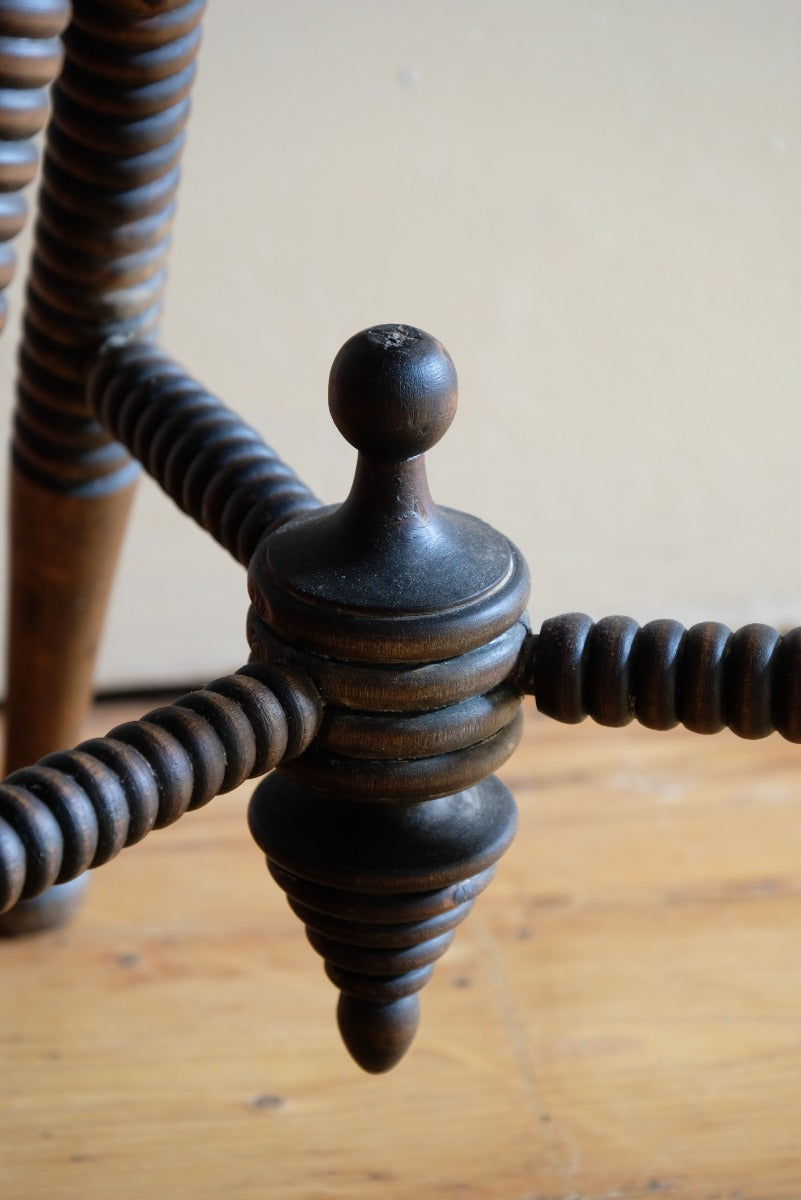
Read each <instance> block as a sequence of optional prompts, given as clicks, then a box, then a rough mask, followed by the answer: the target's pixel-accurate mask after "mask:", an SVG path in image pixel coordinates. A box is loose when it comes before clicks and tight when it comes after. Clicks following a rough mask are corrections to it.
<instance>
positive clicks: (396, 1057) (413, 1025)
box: [337, 992, 420, 1075]
mask: <svg viewBox="0 0 801 1200" xmlns="http://www.w3.org/2000/svg"><path fill="white" fill-rule="evenodd" d="M337 1023H338V1025H339V1032H340V1034H341V1035H342V1040H343V1042H344V1043H345V1045H346V1047H347V1049H348V1053H349V1054H350V1056H351V1058H353V1059H354V1060H355V1061H356V1062H357V1063H358V1064H359V1066H360V1067H361V1068H362V1070H363V1071H368V1072H369V1073H370V1074H371V1075H381V1074H383V1073H384V1072H385V1071H390V1070H391V1069H392V1068H393V1067H394V1066H395V1065H396V1064H397V1063H399V1062H400V1060H401V1059H402V1058H403V1056H404V1054H405V1053H406V1051H407V1050H408V1049H409V1047H410V1046H411V1044H412V1042H413V1041H414V1035H415V1034H416V1033H417V1027H418V1025H419V1024H420V1001H419V999H418V997H417V995H416V993H415V994H412V995H411V996H402V997H401V998H400V999H398V1000H392V1001H390V1002H389V1003H388V1004H381V1003H375V1002H374V1001H370V1000H359V999H357V998H356V997H355V996H348V995H347V994H346V993H344V992H343V993H342V994H341V995H340V997H339V1004H338V1006H337Z"/></svg>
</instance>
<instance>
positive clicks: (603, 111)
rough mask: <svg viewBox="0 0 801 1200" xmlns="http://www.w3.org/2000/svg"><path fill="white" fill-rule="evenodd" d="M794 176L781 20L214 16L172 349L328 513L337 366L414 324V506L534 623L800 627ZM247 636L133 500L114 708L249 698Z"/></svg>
mask: <svg viewBox="0 0 801 1200" xmlns="http://www.w3.org/2000/svg"><path fill="white" fill-rule="evenodd" d="M800 151H801V4H799V3H798V0H610V2H604V0H425V2H424V0H404V3H403V4H397V3H389V2H388V0H336V2H332V0H297V2H296V3H293V4H289V3H287V2H286V0H281V2H279V0H225V2H224V3H223V0H216V2H215V0H211V3H210V6H209V12H208V18H207V22H206V40H205V44H204V48H203V50H202V51H201V58H200V72H199V77H198V83H197V87H196V92H195V111H194V117H193V120H192V122H191V125H190V134H189V145H188V150H187V155H186V160H185V172H184V181H183V185H182V192H181V203H180V211H179V216H178V221H177V225H176V230H175V239H174V250H173V254H172V258H171V278H170V285H169V291H168V296H167V306H166V313H165V319H164V323H163V341H164V343H165V344H166V345H167V346H168V347H169V348H170V349H171V350H172V351H173V353H174V354H175V356H176V357H177V358H179V359H180V360H181V361H182V362H184V364H185V365H187V366H188V367H190V369H191V370H192V371H193V373H194V374H195V375H196V376H197V377H198V378H199V379H201V380H202V381H204V382H205V383H206V384H207V385H208V386H209V387H210V388H211V389H212V390H214V391H216V392H217V393H218V394H219V395H221V396H222V397H223V398H224V399H225V400H226V402H227V403H229V404H231V405H232V406H233V407H235V408H238V409H239V410H240V411H241V412H242V413H243V415H244V416H245V417H246V419H247V420H249V421H251V422H252V423H253V424H256V425H257V426H258V427H259V428H260V429H261V430H262V431H263V432H264V435H265V437H266V439H267V440H268V441H269V442H271V444H273V445H274V446H275V447H276V448H277V449H278V450H279V451H280V453H281V454H282V455H283V456H284V457H285V458H286V459H287V460H288V461H289V462H291V463H292V465H293V466H294V467H295V468H296V469H297V470H298V472H299V473H300V474H301V475H302V477H303V478H304V479H306V481H307V482H308V483H310V485H311V486H312V487H313V488H314V489H315V490H316V491H317V492H318V494H319V495H320V496H321V497H322V498H324V499H326V500H327V501H331V500H336V499H340V498H341V497H342V496H343V495H344V494H345V492H346V490H347V487H348V484H349V479H350V475H351V472H352V467H353V452H352V451H351V449H350V448H349V447H348V446H346V445H345V444H344V443H343V442H342V441H341V439H340V438H339V435H338V434H337V433H336V431H335V430H334V428H333V426H332V425H331V423H330V421H329V418H328V413H327V408H326V383H327V373H328V367H329V365H330V361H331V359H332V357H333V355H334V354H335V353H336V350H337V349H338V347H339V345H340V344H341V343H342V342H343V341H344V340H345V339H346V338H347V337H348V336H350V334H352V333H354V332H355V331H357V330H358V329H360V328H363V327H365V326H367V325H370V324H373V323H376V322H379V321H404V322H407V323H411V324H417V325H420V326H422V327H423V328H425V329H428V330H429V331H430V332H432V333H434V334H436V335H437V336H438V337H439V338H440V339H441V340H442V341H443V342H444V343H445V344H446V346H447V347H448V349H449V350H450V352H451V354H452V356H453V358H454V360H455V362H456V365H457V368H458V370H459V376H460V382H461V406H460V410H459V414H458V415H457V419H456V422H455V423H454V425H453V427H452V429H451V431H450V433H449V434H448V436H447V438H446V439H445V441H444V442H442V443H440V445H439V446H438V447H437V448H436V449H435V450H434V451H433V452H432V453H431V454H430V455H429V460H430V461H429V472H430V477H431V481H432V489H433V491H434V494H435V496H436V498H438V499H439V500H440V501H442V502H443V503H447V504H449V505H451V506H453V507H457V508H465V509H467V510H469V511H471V512H474V513H476V514H477V515H479V516H481V517H483V518H484V519H486V520H488V521H490V522H491V523H492V524H494V525H496V526H498V527H499V528H501V529H502V530H504V532H506V533H507V534H508V535H509V536H510V537H512V538H513V540H515V541H516V542H517V543H518V544H519V545H520V546H521V548H522V549H523V551H524V553H525V554H526V556H527V557H528V559H529V562H530V564H531V568H532V575H533V581H534V589H533V595H532V602H531V615H532V620H533V622H534V623H535V624H539V622H540V621H541V620H542V619H543V618H544V617H546V616H549V615H552V614H554V613H556V612H560V611H564V610H567V609H582V610H584V611H587V612H589V613H590V614H591V615H592V616H593V617H596V618H597V617H600V616H603V615H605V614H607V613H610V612H624V613H628V614H629V615H631V616H634V617H636V618H637V619H638V620H640V621H645V620H649V619H651V618H653V617H656V616H673V617H676V618H678V619H680V620H682V621H684V622H685V623H690V622H692V621H694V620H698V619H702V618H704V617H709V618H716V619H720V620H724V621H726V622H727V623H729V624H731V625H733V626H737V625H739V624H742V623H743V622H745V621H748V620H765V621H768V622H771V623H776V624H780V625H787V624H798V623H801V558H800V557H799V554H798V552H797V545H798V542H797V525H798V520H797V510H798V499H799V492H801V486H800V485H799V480H798V469H797V461H798V453H799V445H800V444H801V414H800V413H799V389H800V388H801V339H799V318H800V317H801V220H799V213H801V171H800V170H799V152H800ZM19 297H20V289H19V287H16V288H15V291H14V293H13V295H12V303H13V305H14V308H15V310H16V313H17V316H18V313H19ZM13 361H14V345H13V330H12V331H10V333H9V334H8V335H7V336H6V337H5V339H4V342H3V345H2V347H0V366H1V367H2V380H1V381H0V382H2V394H3V398H4V399H3V402H4V405H5V406H6V408H8V407H9V406H10V397H11V391H12V378H13ZM4 419H6V421H7V418H5V414H4ZM246 605H247V599H246V591H245V580H244V572H243V571H242V569H241V568H240V567H238V566H237V565H236V564H235V563H233V562H232V561H230V560H228V559H227V556H226V555H225V553H224V552H223V551H221V550H219V549H218V548H216V547H215V546H214V545H213V544H211V543H210V541H208V539H206V538H205V537H204V535H203V534H201V533H200V532H199V531H198V530H197V529H196V528H195V527H194V526H193V525H192V524H191V523H190V522H188V521H187V519H186V518H184V517H183V516H182V515H181V514H179V513H178V512H177V510H175V509H173V507H172V506H171V504H170V503H169V502H168V501H166V500H165V499H164V498H163V497H162V496H161V495H160V494H159V493H158V492H157V490H156V488H155V487H154V486H153V485H152V484H150V483H149V482H148V483H146V484H144V485H143V486H142V488H141V491H140V495H139V497H138V501H137V505H136V508H135V512H134V520H133V524H132V528H131V531H130V534H129V538H128V542H127V546H126V550H125V557H124V562H123V566H122V570H121V573H120V576H119V579H118V584H117V587H116V591H115V596H114V602H113V609H112V614H111V620H110V624H109V629H108V633H107V638H106V644H105V648H104V651H103V655H102V664H101V672H100V677H101V681H102V682H103V683H105V684H108V683H114V684H126V683H150V682H157V681H178V682H183V681H187V680H193V681H194V680H202V679H203V678H207V677H211V676H213V675H215V674H218V673H220V672H222V671H226V670H229V669H232V668H234V667H236V666H238V665H239V664H240V663H241V662H242V661H244V659H245V657H246V647H245V643H244V634H243V627H244V617H245V610H246Z"/></svg>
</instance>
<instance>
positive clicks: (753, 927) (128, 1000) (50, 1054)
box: [0, 703, 801, 1200]
mask: <svg viewBox="0 0 801 1200" xmlns="http://www.w3.org/2000/svg"><path fill="white" fill-rule="evenodd" d="M143 707H144V706H143ZM526 714H527V726H526V734H525V737H524V741H523V744H522V746H521V748H520V750H519V751H518V752H517V754H516V756H515V757H514V758H513V759H512V761H511V762H510V763H509V764H508V765H507V767H506V768H505V770H504V771H503V772H502V774H503V777H504V779H505V780H506V782H507V783H508V784H509V785H510V786H511V787H512V788H513V790H514V791H515V794H516V797H517V799H518V803H519V805H520V809H521V825H520V832H519V834H518V838H517V841H516V842H515V844H514V845H513V847H512V849H511V850H510V851H509V852H508V854H507V855H506V857H505V858H504V859H503V861H502V862H501V864H500V866H499V868H498V874H497V877H496V879H495V881H494V883H493V886H492V887H491V888H490V889H489V890H488V891H487V892H486V893H485V894H484V895H483V896H482V897H481V898H480V899H479V900H478V902H477V904H476V907H475V910H474V912H473V914H472V916H471V919H470V921H468V922H467V923H466V924H465V925H464V926H462V927H461V928H460V930H459V932H458V934H457V937H456V940H455V942H454V944H453V946H452V947H451V949H450V951H449V953H448V954H447V955H446V956H445V958H443V959H442V961H441V962H440V963H439V964H438V966H437V969H436V973H435V976H434V979H433V980H432V982H431V984H430V985H429V987H428V988H427V989H426V992H425V994H424V1001H423V1003H424V1010H425V1019H424V1021H423V1024H422V1027H421V1031H420V1034H419V1035H418V1039H417V1041H416V1043H415V1046H414V1048H413V1049H412V1051H411V1052H410V1054H409V1056H408V1058H407V1059H406V1061H405V1062H404V1063H403V1064H401V1066H399V1067H398V1068H397V1069H396V1070H395V1071H394V1072H393V1073H392V1074H390V1075H388V1076H380V1077H376V1078H373V1077H369V1076H365V1075H363V1074H362V1073H361V1072H360V1071H359V1070H358V1069H357V1068H356V1067H355V1066H354V1065H353V1064H352V1063H351V1062H350V1060H349V1059H348V1056H347V1053H346V1051H345V1050H344V1048H343V1047H342V1045H341V1043H340V1042H339V1039H338V1037H337V1035H336V1031H335V1028H334V1024H333V1020H332V1016H333V1008H334V1004H335V997H336V993H335V990H334V989H333V988H332V987H331V985H330V984H329V983H328V982H327V981H326V980H325V978H324V977H323V974H322V970H321V968H320V964H319V961H318V960H317V958H316V956H315V955H314V954H313V953H312V952H311V950H310V948H309V947H308V945H307V944H306V943H305V939H304V937H303V934H302V931H301V929H300V927H299V925H298V922H297V920H296V919H295V917H294V916H293V914H292V913H291V912H290V910H289V908H288V906H287V904H286V901H285V899H284V897H283V895H282V894H281V892H280V891H279V889H278V888H277V887H275V886H274V885H272V884H271V882H270V880H269V878H268V876H267V874H266V872H265V870H264V865H263V860H262V857H261V855H260V853H259V852H258V850H257V849H256V848H255V847H254V846H253V845H252V843H250V841H249V838H248V835H247V831H246V825H245V807H246V803H247V799H248V794H249V791H250V788H249V787H245V788H243V789H241V790H240V791H239V792H235V793H232V795H231V796H228V797H223V798H221V799H219V800H217V801H215V802H214V803H213V804H212V805H211V806H210V807H209V808H207V809H203V810H201V811H199V812H197V813H192V814H189V815H188V816H187V817H186V818H185V820H184V821H182V822H181V823H180V824H179V825H177V826H175V827H174V828H172V829H169V830H164V831H162V832H160V833H157V834H154V836H153V837H152V838H150V839H149V840H148V841H146V842H145V843H143V844H142V845H141V846H139V847H136V848H131V849H130V850H126V851H123V853H122V854H121V856H120V857H119V858H118V859H117V860H116V861H115V862H114V863H112V864H110V865H109V866H108V867H106V868H103V869H101V870H100V871H98V872H97V874H96V875H95V876H94V877H93V879H92V887H91V890H90V894H89V899H88V901H87V903H86V905H85V907H84V908H83V910H82V911H81V913H80V914H79V916H78V918H77V920H76V922H75V923H74V924H73V925H72V926H71V927H70V928H68V929H67V930H62V931H60V932H58V933H48V934H42V935H39V936H37V937H33V938H31V939H29V940H24V941H23V940H20V941H14V942H6V943H3V944H0V956H1V958H0V961H2V979H3V987H2V988H1V989H0V1044H1V1045H2V1063H3V1068H2V1071H0V1193H1V1194H2V1195H3V1196H4V1197H6V1198H8V1200H28V1198H29V1197H31V1198H32V1197H39V1196H48V1197H53V1198H58V1200H66V1198H72V1197H76V1198H77V1197H81V1198H84V1197H108V1196H112V1195H113V1196H115V1197H120V1198H127V1197H130V1198H131V1200H133V1198H134V1197H136V1198H137V1200H138V1198H139V1197H141V1196H142V1194H143V1193H144V1192H145V1191H147V1193H149V1194H150V1195H152V1196H154V1197H162V1196H163V1197H170V1198H174V1197H184V1196H187V1197H188V1196H202V1197H217V1196H226V1197H232V1196H235V1197H245V1198H248V1197H257V1196H258V1197H264V1196H281V1197H295V1198H300V1197H303V1198H307V1197H308V1198H312V1197H324V1196H338V1197H348V1198H349V1200H351V1198H362V1197H364V1198H367V1197H371V1198H372V1197H376V1196H380V1197H393V1198H394V1197H407V1196H426V1197H468V1198H470V1200H473V1198H476V1200H479V1198H481V1200H483V1198H490V1197H491V1198H493V1200H494V1198H496V1197H497V1198H498V1200H546V1198H547V1200H555V1198H557V1197H558V1198H559V1200H568V1198H573V1200H613V1198H616V1200H635V1198H637V1200H646V1198H647V1200H653V1198H654V1197H656V1198H661V1197H665V1198H668V1197H670V1198H671V1200H672V1198H674V1197H681V1198H682V1200H713V1198H714V1200H791V1198H792V1200H797V1197H798V1196H799V1195H801V1140H800V1139H799V1137H798V1128H799V1117H801V1088H800V1087H799V1083H798V1080H799V1075H801V1022H800V1021H799V1014H798V997H799V994H801V955H799V952H798V946H799V933H800V932H801V917H800V916H799V906H800V901H801V856H800V855H799V843H800V842H801V798H799V792H798V780H799V774H800V773H801V761H799V758H798V753H799V752H798V750H797V749H796V748H794V747H793V746H792V745H789V744H787V743H785V742H783V741H781V740H780V739H779V738H778V737H777V736H774V737H770V738H768V739H766V740H765V741H762V742H759V743H743V742H740V741H738V740H736V739H735V738H734V737H733V736H732V735H730V734H727V733H722V734H720V735H718V736H717V737H715V738H709V739H707V738H701V737H697V736H694V735H691V734H689V733H687V732H686V731H684V730H681V729H676V730H674V731H672V732H670V733H667V734H664V733H661V734H656V733H653V732H649V731H647V730H644V729H641V728H638V727H630V728H627V729H625V730H621V731H614V732H613V731H610V730H605V729H602V728H599V727H597V726H593V725H591V724H590V723H589V722H587V723H585V724H583V725H581V726H579V727H578V728H571V727H565V726H560V725H557V724H555V723H551V722H548V721H546V720H545V719H544V718H542V717H541V716H539V715H538V714H536V713H535V711H534V708H533V704H531V703H528V704H527V706H526ZM133 715H135V714H134V713H133V712H132V711H130V710H124V711H121V710H118V711H114V712H109V711H108V709H105V710H101V711H99V712H96V713H95V714H94V718H93V719H94V727H93V729H92V730H89V731H88V732H99V731H101V730H102V729H105V728H107V727H108V726H109V724H110V723H112V722H114V721H118V720H125V719H128V718H129V717H131V716H133Z"/></svg>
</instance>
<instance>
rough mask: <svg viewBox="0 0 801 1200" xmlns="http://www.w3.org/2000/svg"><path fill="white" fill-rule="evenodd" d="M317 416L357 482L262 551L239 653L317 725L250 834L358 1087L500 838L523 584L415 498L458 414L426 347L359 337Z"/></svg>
mask: <svg viewBox="0 0 801 1200" xmlns="http://www.w3.org/2000/svg"><path fill="white" fill-rule="evenodd" d="M329 404H330V409H331V413H332V415H333V418H334V421H335V422H336V424H337V426H338V428H339V429H340V431H341V432H342V433H343V435H344V436H345V437H346V438H347V440H348V441H349V442H351V444H352V445H354V446H355V447H356V448H357V450H358V451H359V457H358V461H357V465H356V473H355V478H354V482H353V486H352V488H351V491H350V494H349V496H348V497H347V499H346V500H345V502H344V503H343V504H341V505H339V506H333V507H328V508H322V509H318V510H317V511H315V512H313V513H310V514H308V515H302V516H298V517H296V518H295V519H293V520H291V521H289V522H288V523H287V524H285V525H284V526H283V527H282V528H280V529H278V530H276V531H275V532H273V533H270V534H268V535H267V536H266V537H265V538H264V539H263V541H262V542H261V543H260V544H259V546H258V548H257V549H256V552H255V553H254V555H253V558H252V559H251V562H250V568H249V587H250V594H251V600H252V609H251V613H250V616H249V622H248V629H249V638H250V643H251V648H252V650H253V654H254V657H255V658H256V659H261V660H264V661H269V660H282V661H289V662H291V663H295V664H297V665H299V666H302V667H303V669H304V670H305V671H307V672H308V674H309V675H310V676H311V678H312V679H313V680H314V683H315V685H316V687H317V688H318V689H319V691H320V694H321V696H322V698H323V701H324V704H325V708H324V713H323V718H322V722H321V725H320V729H319V732H318V736H317V737H316V738H315V739H314V741H313V743H312V744H311V746H310V747H309V748H308V749H307V750H306V751H305V752H304V753H303V754H302V755H300V756H299V757H298V758H297V759H296V760H295V761H294V762H292V763H288V764H284V765H282V766H281V768H280V769H279V770H278V771H276V772H274V773H273V775H272V776H270V778H269V779H268V780H266V781H265V782H264V783H263V784H262V785H261V786H260V787H259V789H258V790H257V792H256V795H255V796H254V799H253V803H252V805H251V811H250V823H251V830H252V832H253V835H254V837H255V839H256V841H257V842H258V844H259V845H260V846H261V847H262V849H263V850H264V851H265V853H266V855H267V862H268V865H269V868H270V871H271V872H272V874H273V876H274V877H275V878H276V880H277V881H278V882H279V883H280V884H281V886H282V887H283V888H284V890H285V891H286V892H287V895H288V897H289V901H290V904H291V906H292V908H293V909H294V911H295V912H296V913H297V914H298V916H299V917H300V918H301V919H302V920H303V922H304V924H305V925H306V930H307V934H308V937H309V940H310V942H311V944H312V945H313V946H314V948H315V949H316V950H317V951H318V952H319V953H320V954H321V955H322V957H323V958H324V960H325V963H326V971H327V973H328V975H329V978H330V979H331V980H332V981H333V982H334V983H335V984H336V986H337V987H338V988H339V989H340V992H341V997H340V1001H339V1008H338V1019H339V1027H340V1031H341V1033H342V1036H343V1038H344V1040H345V1042H346V1044H347V1046H348V1049H349V1050H350V1052H351V1054H352V1055H353V1057H354V1058H355V1059H356V1060H357V1061H358V1062H359V1063H360V1065H361V1066H362V1067H364V1068H365V1069H366V1070H368V1071H374V1072H376V1071H385V1070H387V1069H388V1068H389V1067H391V1066H393V1065H394V1064H395V1063H396V1062H397V1061H398V1059H399V1058H401V1057H402V1055H403V1054H404V1053H405V1051H406V1049H407V1048H408V1046H409V1044H410V1042H411V1040H412V1038H413V1037H414V1033H415V1030H416V1028H417V1022H418V1014H419V1007H418V1000H417V993H418V991H419V990H420V988H421V987H422V986H423V985H424V984H425V982H426V981H427V980H428V978H429V977H430V976H431V973H432V971H433V966H434V963H435V961H436V960H437V958H439V956H440V955H441V954H442V953H443V952H444V951H445V949H446V948H447V946H448V945H449V943H450V941H451V940H452V938H453V935H454V930H455V928H456V926H457V925H458V924H459V922H460V921H461V920H462V919H463V918H464V917H465V916H466V914H467V912H469V910H470V908H471V907H472V905H473V902H474V900H475V898H476V896H477V895H478V894H479V892H480V891H481V890H482V889H483V888H484V887H485V886H486V885H487V883H488V882H489V879H490V878H491V875H492V872H493V870H494V865H495V863H496V861H497V859H498V858H499V857H500V855H501V854H502V853H503V850H504V849H505V847H506V846H507V845H508V843H509V841H510V840H511V837H512V835H513V832H514V828H515V822H516V814H515V807H514V802H513V800H512V798H511V796H510V795H509V793H508V791H507V790H506V788H505V787H503V785H502V784H501V783H500V782H499V781H498V780H497V779H495V778H494V777H490V778H487V776H488V775H489V774H490V772H491V771H492V770H494V769H495V768H496V767H497V766H498V765H499V764H500V763H502V762H503V761H505V759H506V758H507V757H508V755H509V754H510V753H511V751H512V750H513V748H514V746H515V745H516V743H517V740H518V737H519V733H520V723H521V714H520V696H519V694H518V691H517V690H515V688H514V687H513V686H512V685H510V684H509V683H508V682H507V680H508V678H509V676H510V674H511V673H512V668H513V666H514V664H515V662H516V659H517V656H518V655H519V651H520V647H521V644H522V641H523V639H524V637H525V635H526V632H527V626H526V625H525V623H524V621H523V619H522V613H523V609H524V607H525V603H526V599H527V595H528V573H527V571H526V567H525V564H524V563H523V561H522V559H521V558H520V556H519V554H518V553H517V551H516V550H515V548H514V547H513V546H512V545H511V544H510V543H509V542H508V541H507V539H506V538H505V537H503V536H502V535H501V534H499V533H497V532H496V531H495V530H493V529H491V528H490V527H489V526H487V525H485V524H484V523H483V522H481V521H479V520H477V519H476V518H474V517H470V516H466V515H465V514H463V513H458V512H454V511H452V510H450V509H446V508H439V507H438V506H437V505H436V504H435V503H434V501H433V500H432V498H431V494H430V492H429V489H428V484H427V481H426V474H425V465H424V459H423V453H424V451H425V450H427V449H429V448H430V447H431V446H433V445H434V444H435V443H436V442H437V441H438V440H439V439H440V438H441V437H442V435H443V434H444V433H445V431H446V430H447V428H448V426H449V424H450V422H451V420H452V418H453V415H454V412H455V408H456V372H455V370H454V367H453V363H452V362H451V359H450V357H449V356H448V354H447V351H446V350H445V349H444V348H443V347H442V346H441V345H440V343H439V342H438V341H437V340H436V339H435V338H433V337H431V336H430V335H429V334H426V333H423V332H422V331H420V330H418V329H414V328H412V327H410V326H408V325H381V326H376V327H374V328H371V329H368V330H365V331H364V332H362V333H360V334H357V336H356V337H354V338H351V339H350V341H348V342H347V343H346V344H345V345H344V346H343V348H342V350H340V352H339V354H338V355H337V357H336V359H335V360H334V364H333V367H332V369H331V377H330V385H329Z"/></svg>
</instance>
